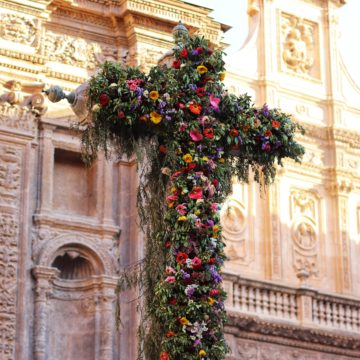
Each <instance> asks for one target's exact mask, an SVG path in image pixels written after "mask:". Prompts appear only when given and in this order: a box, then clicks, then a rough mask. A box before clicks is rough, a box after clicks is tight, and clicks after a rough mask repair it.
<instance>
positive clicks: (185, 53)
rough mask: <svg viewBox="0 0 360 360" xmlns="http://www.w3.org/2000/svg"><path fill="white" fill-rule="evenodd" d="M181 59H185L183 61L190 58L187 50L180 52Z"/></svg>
mask: <svg viewBox="0 0 360 360" xmlns="http://www.w3.org/2000/svg"><path fill="white" fill-rule="evenodd" d="M180 57H181V58H183V59H186V58H187V57H188V51H187V49H182V50H181V51H180Z"/></svg>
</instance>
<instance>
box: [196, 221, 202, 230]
mask: <svg viewBox="0 0 360 360" xmlns="http://www.w3.org/2000/svg"><path fill="white" fill-rule="evenodd" d="M195 226H196V227H197V228H200V227H202V222H201V220H200V219H196V220H195Z"/></svg>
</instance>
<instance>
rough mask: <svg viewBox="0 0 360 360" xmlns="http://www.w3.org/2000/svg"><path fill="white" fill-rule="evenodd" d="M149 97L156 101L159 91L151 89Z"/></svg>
mask: <svg viewBox="0 0 360 360" xmlns="http://www.w3.org/2000/svg"><path fill="white" fill-rule="evenodd" d="M149 98H150V99H151V100H154V101H155V100H157V99H158V98H159V92H158V91H156V90H153V91H150V93H149Z"/></svg>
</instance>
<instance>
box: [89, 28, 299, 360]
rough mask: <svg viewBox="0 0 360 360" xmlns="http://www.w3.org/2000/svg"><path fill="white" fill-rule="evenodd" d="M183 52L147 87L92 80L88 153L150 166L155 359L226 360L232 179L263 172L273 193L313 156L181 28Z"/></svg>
mask: <svg viewBox="0 0 360 360" xmlns="http://www.w3.org/2000/svg"><path fill="white" fill-rule="evenodd" d="M175 40H176V47H175V48H174V49H173V54H172V55H173V59H172V60H171V64H170V66H164V65H158V66H155V67H153V68H152V69H151V70H150V73H149V74H148V75H146V74H144V73H142V72H141V71H140V70H139V69H137V68H132V67H128V68H125V67H123V66H121V65H120V64H118V63H112V62H106V63H105V64H103V65H102V67H101V68H100V70H99V71H98V73H97V74H96V75H95V76H93V77H92V79H91V80H90V85H89V102H88V108H89V109H90V117H89V121H88V122H87V124H86V126H85V131H84V133H83V150H84V156H85V158H86V159H87V160H92V159H94V158H95V157H96V154H97V152H98V150H99V149H103V150H105V152H106V153H108V152H109V149H112V151H115V152H116V153H117V154H118V155H121V154H126V155H128V156H130V155H133V154H136V155H137V156H138V159H139V162H141V161H143V167H142V168H143V170H144V173H143V175H142V184H141V186H140V190H139V202H138V205H139V211H140V216H141V219H142V224H143V225H144V228H145V232H146V235H147V245H146V257H145V260H144V271H143V273H142V276H141V277H140V281H141V282H142V283H143V284H145V288H146V306H147V313H146V314H147V317H146V320H147V321H146V323H147V329H148V331H147V332H146V336H145V341H144V348H145V353H146V358H147V359H151V360H153V359H160V360H180V359H181V360H195V359H203V360H205V359H208V360H220V359H224V357H225V355H226V353H227V350H228V348H227V345H226V342H225V340H224V322H225V320H226V314H225V310H224V300H225V298H226V293H225V292H224V290H223V289H222V286H221V282H222V278H221V273H220V269H221V267H222V265H223V263H224V260H225V254H224V246H225V245H224V243H223V241H222V238H221V227H220V223H219V221H220V218H219V210H220V204H221V203H222V202H223V201H224V199H225V198H226V196H227V195H228V194H229V193H230V191H231V178H232V177H233V176H237V177H238V178H239V179H240V180H242V181H247V180H248V177H249V168H252V170H253V172H254V174H255V180H257V181H259V182H260V180H262V182H263V183H264V184H265V185H266V184H269V183H270V182H271V181H272V180H273V179H274V176H275V170H276V164H277V163H279V164H280V165H281V159H283V158H284V157H289V158H292V159H294V160H295V161H299V160H300V159H301V156H302V155H303V153H304V149H303V147H302V146H301V145H299V144H298V143H296V142H295V141H294V135H295V132H296V130H297V129H298V128H300V127H299V126H298V125H296V124H295V123H294V122H293V121H292V120H291V119H290V117H289V116H288V115H286V114H284V113H282V112H281V111H279V110H277V109H269V108H268V106H267V105H264V106H263V107H262V108H261V109H257V108H255V107H254V106H253V105H252V104H251V99H250V97H249V96H247V95H243V96H240V97H237V96H235V95H231V94H228V93H227V91H226V89H225V87H224V84H223V82H222V81H223V80H224V76H225V72H224V71H225V70H224V61H223V60H222V55H223V54H222V52H221V51H220V50H214V49H213V48H212V46H211V45H210V44H209V42H208V41H207V40H205V39H204V38H200V37H189V36H188V33H187V31H186V29H185V28H184V27H183V26H182V25H179V26H178V27H177V28H176V30H175ZM114 149H115V150H114ZM125 277H126V275H125ZM127 279H128V280H129V279H130V277H128V278H127ZM137 280H139V279H138V278H137ZM128 283H131V281H130V280H129V281H128Z"/></svg>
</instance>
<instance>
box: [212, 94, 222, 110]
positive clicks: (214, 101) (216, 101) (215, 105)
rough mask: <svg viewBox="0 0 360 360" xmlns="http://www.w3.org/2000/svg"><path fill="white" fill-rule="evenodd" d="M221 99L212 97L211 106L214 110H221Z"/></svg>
mask: <svg viewBox="0 0 360 360" xmlns="http://www.w3.org/2000/svg"><path fill="white" fill-rule="evenodd" d="M219 103H220V98H217V97H215V96H214V95H212V94H211V95H210V105H211V106H212V108H213V109H214V110H219Z"/></svg>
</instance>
